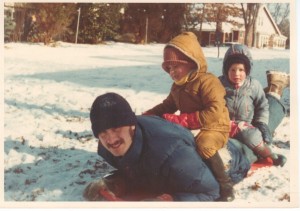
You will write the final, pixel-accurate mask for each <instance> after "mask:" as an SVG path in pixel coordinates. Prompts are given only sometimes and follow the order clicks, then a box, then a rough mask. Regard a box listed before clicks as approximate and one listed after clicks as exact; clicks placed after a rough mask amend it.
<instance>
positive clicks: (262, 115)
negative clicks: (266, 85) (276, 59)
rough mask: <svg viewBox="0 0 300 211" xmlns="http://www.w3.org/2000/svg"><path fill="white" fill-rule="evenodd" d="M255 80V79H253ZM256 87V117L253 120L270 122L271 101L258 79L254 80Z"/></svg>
mask: <svg viewBox="0 0 300 211" xmlns="http://www.w3.org/2000/svg"><path fill="white" fill-rule="evenodd" d="M252 80H253V79H252ZM253 84H254V87H255V88H256V90H255V93H253V94H254V95H256V96H257V97H255V98H254V100H253V103H254V117H253V121H252V122H263V123H266V124H268V123H269V103H268V99H267V98H266V95H265V92H264V90H263V88H262V86H261V84H260V83H259V82H258V81H257V80H253Z"/></svg>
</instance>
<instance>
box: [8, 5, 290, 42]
mask: <svg viewBox="0 0 300 211" xmlns="http://www.w3.org/2000/svg"><path fill="white" fill-rule="evenodd" d="M18 6H19V7H20V8H21V7H22V8H25V9H26V12H25V18H24V19H25V20H24V24H23V34H22V41H27V42H44V43H45V44H47V43H49V42H51V41H53V40H61V41H66V42H75V41H76V42H78V43H89V44H95V43H101V42H103V41H108V40H116V41H125V42H133V43H145V42H157V43H165V42H167V41H168V40H170V39H171V38H172V37H174V36H176V35H177V34H179V33H180V32H181V31H183V30H190V31H195V32H197V31H199V27H200V31H201V30H202V29H201V27H202V23H204V22H215V23H216V35H218V33H220V32H221V31H222V28H221V27H222V22H231V23H233V24H240V23H238V22H236V21H235V19H234V18H232V17H239V18H243V19H244V25H245V29H246V37H247V33H248V32H249V33H250V31H253V30H250V29H251V27H253V26H254V23H255V17H256V16H257V11H258V8H259V6H260V4H256V3H247V4H222V3H197V4H195V3H194V4H192V3H19V4H18ZM276 11H277V10H275V12H276ZM288 11H289V8H288ZM275 12H274V14H275ZM280 15H281V17H282V13H279V12H277V16H276V17H277V18H276V20H279V19H280V17H279V16H280ZM284 15H286V13H284ZM229 17H231V19H230V18H229ZM287 17H288V16H285V17H284V18H283V19H282V20H281V22H277V23H278V24H279V25H278V26H279V28H280V29H281V28H282V29H283V31H282V32H286V31H288V30H285V28H286V27H287V24H286V21H287ZM4 24H5V25H4V28H5V37H9V33H12V28H13V26H14V23H13V22H12V20H11V19H8V18H6V16H5V20H4ZM196 27H198V28H197V30H196ZM288 27H289V24H288ZM284 35H285V36H287V34H284ZM288 36H289V34H288ZM75 39H76V40H75ZM245 42H247V41H245ZM245 44H248V45H251V43H245Z"/></svg>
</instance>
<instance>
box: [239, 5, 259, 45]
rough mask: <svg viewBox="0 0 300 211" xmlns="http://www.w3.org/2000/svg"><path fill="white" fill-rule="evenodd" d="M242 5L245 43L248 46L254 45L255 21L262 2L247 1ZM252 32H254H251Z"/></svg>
mask: <svg viewBox="0 0 300 211" xmlns="http://www.w3.org/2000/svg"><path fill="white" fill-rule="evenodd" d="M241 6H242V12H243V18H244V23H245V40H244V44H245V45H247V46H253V44H254V42H253V39H254V37H253V34H255V30H256V29H255V23H256V19H257V15H258V11H259V8H260V6H261V4H258V3H256V4H254V3H247V4H243V3H241ZM251 32H252V33H251Z"/></svg>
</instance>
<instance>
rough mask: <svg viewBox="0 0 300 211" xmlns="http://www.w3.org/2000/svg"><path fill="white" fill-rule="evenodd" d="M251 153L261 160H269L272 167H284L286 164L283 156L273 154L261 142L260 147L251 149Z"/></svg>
mask: <svg viewBox="0 0 300 211" xmlns="http://www.w3.org/2000/svg"><path fill="white" fill-rule="evenodd" d="M253 152H254V153H255V154H256V155H258V156H260V157H262V158H268V157H269V158H271V159H272V162H273V165H274V166H281V167H282V166H284V164H285V163H286V160H287V159H286V157H285V156H284V155H280V154H276V153H273V152H272V150H271V148H270V147H269V146H268V145H267V144H265V143H264V142H263V141H262V142H261V144H260V145H258V146H256V147H255V148H254V149H253Z"/></svg>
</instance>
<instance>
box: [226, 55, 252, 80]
mask: <svg viewBox="0 0 300 211" xmlns="http://www.w3.org/2000/svg"><path fill="white" fill-rule="evenodd" d="M232 64H244V66H245V70H246V74H247V75H249V74H250V69H251V66H250V61H249V59H248V58H247V57H246V56H245V55H243V54H236V55H231V56H229V57H228V58H227V60H226V62H225V63H224V71H225V74H226V75H227V74H228V71H229V68H230V67H231V65H232Z"/></svg>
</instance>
